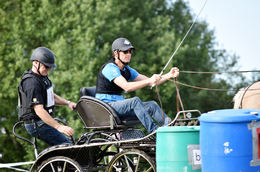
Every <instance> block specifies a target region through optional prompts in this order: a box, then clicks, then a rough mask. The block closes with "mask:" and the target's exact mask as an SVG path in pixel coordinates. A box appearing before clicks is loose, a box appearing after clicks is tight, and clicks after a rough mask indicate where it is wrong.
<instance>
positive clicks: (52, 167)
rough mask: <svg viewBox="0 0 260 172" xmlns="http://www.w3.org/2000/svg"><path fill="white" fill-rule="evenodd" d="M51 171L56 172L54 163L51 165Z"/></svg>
mask: <svg viewBox="0 0 260 172" xmlns="http://www.w3.org/2000/svg"><path fill="white" fill-rule="evenodd" d="M50 166H51V169H52V171H53V172H55V169H54V166H53V165H52V163H50Z"/></svg>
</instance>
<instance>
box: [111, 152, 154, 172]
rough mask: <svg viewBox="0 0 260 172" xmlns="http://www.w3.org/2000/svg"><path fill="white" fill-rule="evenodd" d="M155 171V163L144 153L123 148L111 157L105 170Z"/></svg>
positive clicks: (115, 171) (116, 171)
mask: <svg viewBox="0 0 260 172" xmlns="http://www.w3.org/2000/svg"><path fill="white" fill-rule="evenodd" d="M118 171H122V172H123V171H128V172H137V171H138V172H139V171H141V172H156V170H155V163H154V161H153V160H152V159H151V157H150V156H148V155H147V154H146V153H144V152H143V151H140V150H136V149H131V150H124V151H122V152H120V153H118V154H117V155H115V156H114V157H113V159H112V160H111V161H110V163H109V164H108V167H107V172H118Z"/></svg>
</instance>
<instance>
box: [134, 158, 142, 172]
mask: <svg viewBox="0 0 260 172" xmlns="http://www.w3.org/2000/svg"><path fill="white" fill-rule="evenodd" d="M140 159H141V156H140V155H138V158H137V162H136V166H135V172H137V171H138V168H139V163H140ZM134 164H135V162H134Z"/></svg>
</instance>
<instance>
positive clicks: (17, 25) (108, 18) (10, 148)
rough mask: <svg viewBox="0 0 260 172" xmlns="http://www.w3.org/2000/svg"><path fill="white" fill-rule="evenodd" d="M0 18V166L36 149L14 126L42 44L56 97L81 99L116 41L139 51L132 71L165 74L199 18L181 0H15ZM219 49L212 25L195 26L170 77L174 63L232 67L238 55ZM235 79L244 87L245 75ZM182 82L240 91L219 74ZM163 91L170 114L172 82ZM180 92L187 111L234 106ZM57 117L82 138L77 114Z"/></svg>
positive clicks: (2, 7)
mask: <svg viewBox="0 0 260 172" xmlns="http://www.w3.org/2000/svg"><path fill="white" fill-rule="evenodd" d="M0 18H1V20H0V37H1V42H0V77H1V80H0V85H1V87H0V102H1V109H0V114H1V119H0V126H1V129H2V132H1V135H0V144H1V145H2V146H1V148H0V153H1V154H3V158H2V159H0V162H14V161H25V160H31V159H30V158H32V157H33V156H32V153H33V152H32V151H31V150H29V151H28V149H27V147H26V146H23V144H21V142H18V141H17V140H16V139H15V138H14V136H13V135H12V134H11V131H12V125H13V124H14V123H15V121H17V113H16V106H17V86H18V83H19V81H20V78H21V75H22V73H23V71H24V70H26V69H28V68H30V67H31V62H30V60H29V58H30V55H31V53H32V51H33V49H35V48H37V47H38V46H45V47H48V48H50V49H51V50H52V51H53V52H54V53H55V55H56V64H57V68H56V70H55V71H53V72H52V73H51V74H50V75H49V76H50V78H51V80H52V82H53V83H54V84H55V92H56V93H57V94H58V95H61V96H62V97H64V98H67V99H69V100H72V101H75V102H76V101H77V100H78V99H79V90H80V88H81V87H83V86H93V85H95V83H96V77H97V73H98V70H99V68H100V67H101V65H102V64H103V63H105V62H106V61H107V60H108V59H109V58H110V57H111V54H112V53H111V44H112V41H113V40H114V39H116V38H118V37H126V38H128V39H129V40H130V41H131V42H132V43H133V45H134V46H135V48H136V52H135V54H134V56H133V57H132V61H131V64H130V66H132V67H133V68H135V69H136V70H137V71H138V72H139V73H143V74H145V75H147V76H151V75H152V74H153V73H160V70H161V69H162V68H163V67H164V65H165V64H166V63H167V61H168V59H169V57H170V56H171V54H172V53H173V51H174V50H175V49H176V47H177V46H178V45H179V43H180V41H181V39H182V38H183V36H184V34H185V33H186V32H187V30H188V28H189V27H190V25H191V23H192V21H193V18H194V16H193V15H192V14H191V12H190V9H189V7H188V6H187V4H186V3H184V2H183V1H182V0H177V1H176V2H175V3H169V2H168V1H166V0H153V1H151V0H143V1H138V0H128V1H121V0H106V1H98V0H70V1H68V0H67V1H60V0H52V1H51V0H42V1H33V0H11V1H0ZM215 44H216V42H215V40H214V32H213V31H211V30H209V29H208V26H207V23H206V22H204V21H200V22H197V23H196V24H195V25H194V27H193V28H192V31H191V32H190V34H189V35H188V38H187V39H186V40H185V41H184V43H183V45H182V47H181V48H180V49H179V51H178V53H177V54H176V56H175V57H174V58H173V61H172V62H171V65H169V67H168V68H167V69H166V72H167V71H168V70H169V69H170V67H171V66H178V67H179V68H180V69H181V70H194V71H218V70H224V71H226V70H231V69H232V68H233V67H235V66H236V60H237V58H238V57H236V56H233V55H229V54H227V53H226V51H225V50H218V49H215ZM227 77H228V76H227ZM236 78H237V79H240V80H241V82H240V83H243V81H244V79H243V78H242V77H241V76H240V75H238V76H236ZM179 80H180V81H181V82H184V83H188V84H190V85H197V86H203V87H210V88H228V89H229V88H236V86H235V85H232V84H231V83H232V82H227V81H225V80H223V79H218V78H216V77H215V76H214V75H186V74H182V73H181V74H180V77H179ZM242 85H243V84H242ZM242 85H241V84H240V85H239V86H242ZM159 89H160V94H161V97H162V100H163V105H164V110H165V111H166V112H167V113H168V114H169V115H170V116H171V117H173V116H174V114H176V107H175V105H176V91H175V87H174V84H173V83H172V82H167V83H165V84H163V85H161V86H159ZM180 93H181V96H182V100H183V103H184V107H185V109H199V110H200V111H202V112H205V111H208V110H212V109H220V108H231V107H232V104H231V97H232V94H230V93H229V92H218V93H216V92H208V91H203V90H194V89H190V88H186V87H180ZM133 95H136V96H139V97H141V99H142V100H144V101H146V100H151V99H154V100H157V95H156V93H155V89H153V90H151V89H149V88H144V89H142V90H139V91H136V92H133V93H129V95H126V96H133ZM56 115H57V116H59V117H62V118H66V119H67V120H68V121H69V125H70V126H72V127H73V128H74V129H75V130H76V133H77V134H76V137H78V136H79V135H80V134H82V133H83V131H82V127H81V126H80V125H79V124H80V123H81V122H80V120H79V118H78V117H77V115H76V113H74V112H70V111H69V110H68V108H64V107H59V108H58V109H57V111H56ZM14 148H15V149H14ZM17 149H19V150H21V151H17ZM25 154H29V155H28V156H24V155H25Z"/></svg>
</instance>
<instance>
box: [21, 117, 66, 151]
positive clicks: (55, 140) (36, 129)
mask: <svg viewBox="0 0 260 172" xmlns="http://www.w3.org/2000/svg"><path fill="white" fill-rule="evenodd" d="M24 126H25V129H26V130H27V132H28V133H29V134H30V135H31V136H33V137H36V138H38V139H40V140H43V141H44V142H46V143H47V144H49V145H51V146H54V145H59V144H63V143H71V142H70V140H69V139H68V138H67V137H66V136H64V135H63V134H62V133H60V132H59V131H58V130H56V129H55V128H53V127H51V126H49V125H47V124H45V123H44V122H43V121H41V120H40V121H37V122H36V123H31V124H25V125H24Z"/></svg>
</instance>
